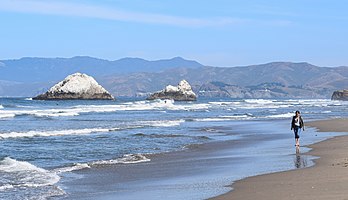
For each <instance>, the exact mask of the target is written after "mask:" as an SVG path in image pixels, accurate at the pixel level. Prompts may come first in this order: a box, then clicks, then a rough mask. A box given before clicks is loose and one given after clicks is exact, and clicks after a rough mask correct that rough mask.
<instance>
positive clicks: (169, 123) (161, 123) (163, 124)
mask: <svg viewBox="0 0 348 200" xmlns="http://www.w3.org/2000/svg"><path fill="white" fill-rule="evenodd" d="M184 122H185V120H183V119H180V120H160V121H143V122H140V123H141V124H142V125H145V126H152V127H171V126H180V125H181V124H182V123H184Z"/></svg>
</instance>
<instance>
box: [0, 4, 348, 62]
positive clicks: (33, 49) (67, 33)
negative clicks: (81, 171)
mask: <svg viewBox="0 0 348 200" xmlns="http://www.w3.org/2000/svg"><path fill="white" fill-rule="evenodd" d="M347 10H348V1H346V0H191V1H190V0H171V1H169V0H98V1H96V0H93V1H92V0H85V1H82V0H42V1H39V0H0V59H12V58H21V57H73V56H77V55H87V56H93V57H99V58H104V59H109V60H116V59H119V58H123V57H141V58H144V59H148V60H157V59H164V58H172V57H175V56H181V57H184V58H186V59H193V60H197V61H199V62H200V63H202V64H205V65H210V66H236V65H249V64H260V63H266V62H272V61H292V62H302V61H306V62H310V63H312V64H315V65H319V66H341V65H345V66H348V11H347Z"/></svg>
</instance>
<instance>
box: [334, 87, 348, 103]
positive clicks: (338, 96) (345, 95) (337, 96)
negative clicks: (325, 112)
mask: <svg viewBox="0 0 348 200" xmlns="http://www.w3.org/2000/svg"><path fill="white" fill-rule="evenodd" d="M331 100H343V101H348V90H338V91H335V92H334V93H333V94H332V96H331Z"/></svg>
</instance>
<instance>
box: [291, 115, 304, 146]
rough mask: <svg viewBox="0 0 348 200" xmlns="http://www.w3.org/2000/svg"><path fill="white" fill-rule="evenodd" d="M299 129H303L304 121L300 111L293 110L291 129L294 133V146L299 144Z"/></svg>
mask: <svg viewBox="0 0 348 200" xmlns="http://www.w3.org/2000/svg"><path fill="white" fill-rule="evenodd" d="M301 129H302V130H303V131H304V130H305V129H304V123H303V119H302V117H301V114H300V111H298V110H297V111H296V112H295V116H293V117H292V121H291V130H294V133H295V142H296V144H295V146H296V147H299V146H300V133H301Z"/></svg>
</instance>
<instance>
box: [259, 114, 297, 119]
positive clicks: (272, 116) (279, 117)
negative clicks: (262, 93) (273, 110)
mask: <svg viewBox="0 0 348 200" xmlns="http://www.w3.org/2000/svg"><path fill="white" fill-rule="evenodd" d="M292 116H294V113H283V114H276V115H268V116H265V117H264V118H271V119H283V118H291V117H292Z"/></svg>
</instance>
